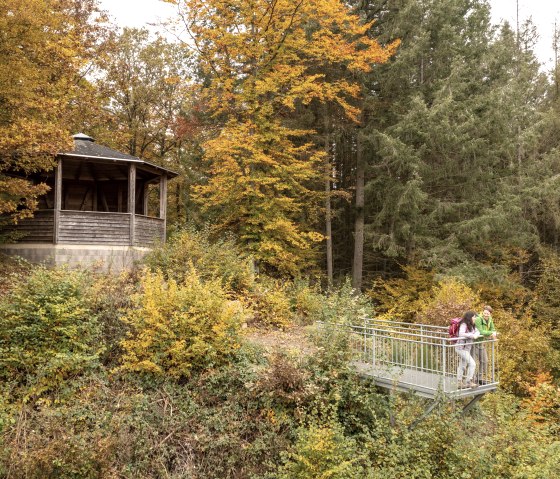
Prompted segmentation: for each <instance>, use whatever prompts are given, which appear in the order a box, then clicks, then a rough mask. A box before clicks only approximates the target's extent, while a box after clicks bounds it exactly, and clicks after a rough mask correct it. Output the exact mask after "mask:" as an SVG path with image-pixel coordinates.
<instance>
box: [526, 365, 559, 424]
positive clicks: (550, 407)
mask: <svg viewBox="0 0 560 479" xmlns="http://www.w3.org/2000/svg"><path fill="white" fill-rule="evenodd" d="M529 393H530V398H529V399H528V400H527V401H526V402H525V406H526V407H528V409H529V411H530V413H531V415H530V417H531V419H532V420H533V421H535V423H536V424H539V425H548V426H551V427H552V428H553V432H560V387H558V386H556V385H555V384H554V383H553V381H552V376H551V375H550V373H541V374H539V375H537V377H536V382H535V385H534V386H531V387H529Z"/></svg>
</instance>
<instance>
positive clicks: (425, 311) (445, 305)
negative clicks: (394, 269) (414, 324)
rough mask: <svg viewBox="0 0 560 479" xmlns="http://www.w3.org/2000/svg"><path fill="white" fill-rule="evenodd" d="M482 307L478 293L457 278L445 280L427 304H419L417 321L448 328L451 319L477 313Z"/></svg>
mask: <svg viewBox="0 0 560 479" xmlns="http://www.w3.org/2000/svg"><path fill="white" fill-rule="evenodd" d="M481 306H482V305H481V301H480V297H479V296H478V293H476V292H474V291H473V290H472V289H471V288H469V287H468V286H467V285H466V284H464V283H462V282H461V281H459V280H457V279H455V278H450V279H445V280H443V281H441V282H439V284H438V285H437V286H436V287H435V288H434V290H433V291H432V293H431V295H430V297H429V299H427V301H426V302H425V303H420V304H419V310H418V315H417V321H418V322H420V323H427V324H438V325H442V326H447V325H448V324H449V320H450V319H451V318H454V317H459V316H463V314H464V313H465V312H466V311H469V310H471V311H477V310H478V309H479V308H480V307H481Z"/></svg>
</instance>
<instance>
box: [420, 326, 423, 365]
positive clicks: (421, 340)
mask: <svg viewBox="0 0 560 479" xmlns="http://www.w3.org/2000/svg"><path fill="white" fill-rule="evenodd" d="M420 371H424V326H422V325H420Z"/></svg>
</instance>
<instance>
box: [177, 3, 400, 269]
mask: <svg viewBox="0 0 560 479" xmlns="http://www.w3.org/2000/svg"><path fill="white" fill-rule="evenodd" d="M171 3H176V4H178V7H179V12H180V18H181V25H180V26H181V28H184V29H185V30H186V31H187V32H188V34H189V35H190V39H189V40H188V41H187V42H186V43H187V44H188V45H190V46H192V47H193V48H194V50H195V53H196V56H197V60H198V67H199V71H200V76H201V82H202V87H201V89H200V95H201V99H202V103H203V104H204V107H205V109H206V110H207V111H208V112H209V114H210V115H211V118H212V121H213V122H214V124H215V125H216V126H215V130H214V131H215V134H214V135H213V136H212V137H211V138H210V139H209V140H208V141H206V142H205V143H204V145H203V148H204V158H205V161H206V162H207V164H208V180H207V183H206V184H203V185H201V186H200V187H199V188H198V191H197V194H198V201H200V203H201V204H203V206H204V208H205V209H206V210H207V211H208V213H209V214H210V215H211V217H212V219H213V221H214V222H215V225H216V229H217V230H221V231H223V230H230V231H233V232H235V233H236V234H237V235H238V237H239V239H240V241H241V242H242V243H243V244H244V245H245V247H246V249H247V250H248V251H249V252H250V253H252V254H253V255H254V257H255V259H256V260H257V261H258V262H260V263H263V264H265V265H268V266H271V267H273V268H274V269H277V270H280V271H283V272H288V273H296V272H298V271H300V270H301V269H302V268H304V267H306V266H307V265H309V261H310V260H311V259H312V251H313V246H314V245H315V244H316V243H317V242H318V241H321V240H322V239H323V235H322V234H320V233H319V232H318V231H317V230H316V223H317V209H316V208H317V201H318V200H319V199H320V195H319V194H318V192H317V184H318V183H320V181H321V178H322V175H321V168H320V163H321V161H322V158H323V155H324V146H323V147H321V148H319V147H318V145H316V144H315V143H314V142H313V141H312V137H311V134H312V130H310V129H305V128H300V127H298V124H297V122H296V121H294V118H293V116H294V111H295V110H296V108H297V107H298V106H299V105H302V104H303V105H305V104H310V103H311V102H312V101H318V102H332V103H334V104H337V105H338V106H340V108H341V109H342V111H343V114H344V115H345V116H347V117H349V118H353V119H357V117H358V115H359V110H358V109H357V108H355V107H353V106H352V105H351V103H350V102H349V100H350V99H351V98H353V97H356V96H357V95H359V93H360V88H359V85H358V84H357V83H356V82H355V81H354V79H353V78H352V73H355V72H360V71H369V70H371V68H372V66H373V65H374V64H376V63H381V62H384V61H386V59H387V58H388V57H389V56H390V54H391V53H392V51H393V50H394V47H393V48H388V49H383V48H381V47H380V45H379V44H378V43H377V41H376V40H374V39H371V38H369V37H368V36H367V35H366V32H367V30H368V29H369V28H370V25H369V24H367V23H366V24H362V23H361V22H360V21H359V18H358V17H357V16H355V15H354V14H353V13H352V12H351V11H350V10H349V8H348V7H347V6H346V5H345V4H343V3H342V2H339V1H338V0H301V1H298V2H293V1H288V0H251V1H241V0H233V1H228V2H223V1H218V0H213V1H201V0H184V1H173V2H171ZM326 65H339V66H340V67H343V68H345V69H346V70H347V72H348V74H347V76H346V78H338V79H337V80H336V81H328V79H327V78H326V76H325V74H324V73H321V72H320V71H319V68H318V67H320V66H322V67H324V66H326Z"/></svg>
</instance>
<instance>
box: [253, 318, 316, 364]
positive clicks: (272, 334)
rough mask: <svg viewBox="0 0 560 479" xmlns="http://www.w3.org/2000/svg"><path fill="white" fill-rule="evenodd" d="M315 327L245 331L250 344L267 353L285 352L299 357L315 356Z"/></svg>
mask: <svg viewBox="0 0 560 479" xmlns="http://www.w3.org/2000/svg"><path fill="white" fill-rule="evenodd" d="M314 331H315V325H313V324H312V325H307V326H299V325H298V326H290V327H288V328H285V329H264V328H255V327H250V328H247V329H246V330H245V338H246V339H247V341H248V342H250V343H252V344H255V345H258V346H260V347H262V348H263V349H264V350H265V351H266V352H269V353H273V352H283V353H287V354H294V355H298V356H308V355H310V354H313V353H314V352H315V351H316V350H317V347H316V346H315V345H314V344H313V342H312V340H311V335H312V334H313V333H314Z"/></svg>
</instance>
